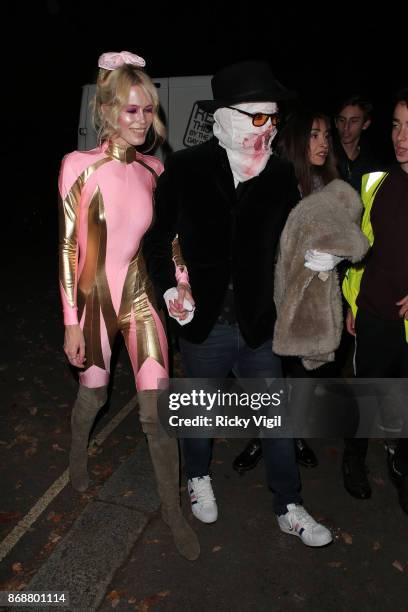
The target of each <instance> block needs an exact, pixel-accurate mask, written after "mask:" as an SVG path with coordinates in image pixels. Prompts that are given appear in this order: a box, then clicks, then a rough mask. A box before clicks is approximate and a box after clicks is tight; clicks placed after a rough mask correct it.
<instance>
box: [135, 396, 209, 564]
mask: <svg viewBox="0 0 408 612" xmlns="http://www.w3.org/2000/svg"><path fill="white" fill-rule="evenodd" d="M138 400H139V416H140V422H141V424H142V429H143V432H144V433H145V434H146V437H147V441H148V444H149V452H150V456H151V459H152V463H153V468H154V472H155V475H156V480H157V489H158V492H159V497H160V500H161V504H162V518H163V521H164V522H165V523H166V525H168V526H169V527H170V530H171V532H172V534H173V538H174V542H175V544H176V547H177V549H178V551H179V553H180V554H181V555H182V556H183V557H185V558H186V559H189V560H190V561H194V560H195V559H197V558H198V557H199V555H200V543H199V541H198V538H197V536H196V534H195V533H194V531H193V530H192V528H191V527H190V525H189V524H188V522H187V521H186V519H185V518H184V516H183V514H182V511H181V507H180V492H179V452H178V443H177V440H176V439H175V438H170V437H169V436H168V435H167V433H166V432H165V431H164V430H163V428H162V427H161V425H160V423H159V420H158V414H157V391H155V390H149V391H139V393H138Z"/></svg>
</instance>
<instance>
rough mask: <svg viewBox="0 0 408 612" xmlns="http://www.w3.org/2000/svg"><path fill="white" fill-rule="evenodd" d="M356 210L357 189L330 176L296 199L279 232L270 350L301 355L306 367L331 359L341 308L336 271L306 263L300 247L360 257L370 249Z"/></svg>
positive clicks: (340, 325) (351, 258)
mask: <svg viewBox="0 0 408 612" xmlns="http://www.w3.org/2000/svg"><path fill="white" fill-rule="evenodd" d="M361 213H362V203H361V200H360V197H359V195H358V193H357V192H356V191H355V190H354V189H353V188H352V187H350V185H348V184H347V183H346V182H344V181H341V180H339V179H335V180H334V181H332V182H331V183H329V184H328V185H326V186H325V187H324V188H323V189H322V190H321V191H318V192H316V193H313V194H312V195H310V196H308V197H306V198H304V199H303V200H301V202H300V203H299V204H298V205H297V206H296V208H294V210H293V211H292V212H291V213H290V215H289V217H288V220H287V223H286V225H285V228H284V230H283V232H282V236H281V240H280V249H279V256H278V261H277V265H276V270H275V303H276V309H277V321H276V325H275V332H274V339H273V350H274V352H275V353H277V354H278V355H295V356H298V357H301V358H302V362H303V365H304V366H305V368H306V369H308V370H313V369H315V368H318V367H319V366H321V365H323V364H324V363H326V362H329V361H333V360H334V351H335V350H336V349H337V348H338V346H339V344H340V338H341V333H342V328H343V309H342V299H341V292H340V287H339V280H338V275H337V272H336V270H335V269H334V270H332V271H331V272H320V273H319V272H313V271H312V270H309V269H308V268H305V266H304V263H305V252H306V250H307V249H317V250H318V251H322V252H324V253H331V254H333V255H339V256H341V257H345V258H346V259H348V260H349V261H351V262H353V263H356V262H358V261H360V260H361V259H362V258H363V257H364V255H365V254H366V252H367V250H368V248H369V244H368V240H367V238H366V237H365V236H364V235H363V233H362V232H361V230H360V218H361Z"/></svg>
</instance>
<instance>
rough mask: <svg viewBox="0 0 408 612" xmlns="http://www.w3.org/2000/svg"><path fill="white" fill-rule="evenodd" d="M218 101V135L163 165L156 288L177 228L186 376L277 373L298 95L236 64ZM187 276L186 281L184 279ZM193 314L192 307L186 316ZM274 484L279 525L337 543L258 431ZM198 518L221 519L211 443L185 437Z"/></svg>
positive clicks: (149, 249) (216, 85)
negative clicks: (284, 109) (285, 149)
mask: <svg viewBox="0 0 408 612" xmlns="http://www.w3.org/2000/svg"><path fill="white" fill-rule="evenodd" d="M212 90H213V95H214V100H202V101H200V102H199V103H198V104H199V106H200V107H201V108H203V109H204V110H207V111H210V112H212V113H213V114H214V127H213V131H214V137H213V138H212V139H210V140H209V141H207V142H205V143H204V144H201V145H198V146H196V147H193V148H190V149H184V150H181V151H178V152H176V153H175V154H174V155H173V156H171V157H170V158H169V160H168V162H167V163H166V169H165V172H164V173H163V174H162V175H161V177H160V178H159V181H158V184H157V189H156V195H155V201H156V206H155V222H154V225H153V227H152V229H151V231H150V233H149V234H148V235H147V236H146V237H145V244H144V253H145V257H146V261H147V264H148V268H149V273H150V276H151V278H152V280H153V283H154V284H155V287H156V291H157V294H158V296H159V298H160V299H162V296H163V294H164V293H165V292H166V290H168V289H169V288H170V287H172V285H173V284H174V280H173V279H174V263H173V261H172V239H173V238H174V236H175V235H176V234H177V235H178V240H179V246H180V249H181V254H182V257H183V259H184V261H185V263H186V266H187V269H188V274H189V284H188V283H186V282H179V284H178V287H177V289H178V296H177V297H176V299H175V300H170V301H169V302H168V308H169V313H170V315H171V316H172V317H173V318H177V319H179V321H181V322H182V323H184V322H185V319H186V317H187V315H188V314H189V313H188V311H187V309H185V308H184V304H186V302H185V301H184V300H185V299H187V300H188V301H190V302H191V303H193V299H192V296H194V301H195V305H196V309H195V311H194V317H193V319H192V320H191V321H190V322H189V323H188V324H186V325H182V326H180V327H179V329H178V335H179V344H180V349H181V354H182V359H183V365H184V369H185V374H186V376H187V377H189V378H225V377H227V376H228V373H229V372H230V371H233V372H234V374H235V375H236V376H237V377H242V378H279V377H281V376H282V371H281V361H280V358H279V357H278V356H277V355H275V354H274V353H273V352H272V336H273V328H274V323H275V319H276V312H275V305H274V301H273V293H274V292H273V276H274V265H275V255H276V249H277V246H278V242H279V237H280V234H281V231H282V229H283V227H284V225H285V222H286V219H287V216H288V214H289V212H290V210H291V208H292V207H293V206H294V205H295V204H296V203H297V202H298V201H299V199H300V198H299V193H298V189H297V181H296V178H295V175H294V171H293V168H292V166H291V165H290V164H289V163H287V162H285V161H282V160H280V159H278V158H277V157H276V156H275V155H273V154H272V152H271V142H272V140H273V138H274V136H275V135H276V131H277V123H278V106H277V103H278V102H279V101H281V100H284V99H286V98H288V97H290V96H291V93H290V92H289V91H288V90H287V89H286V88H285V87H283V86H282V85H281V84H280V83H279V82H278V81H277V80H276V79H275V77H274V75H273V74H272V73H271V70H270V68H269V66H268V64H266V63H265V62H258V61H254V62H252V61H248V62H240V63H238V64H234V65H232V66H228V67H226V68H223V69H222V70H220V71H219V72H218V73H217V74H216V75H215V76H214V77H213V79H212ZM184 281H185V279H184ZM190 317H191V313H190ZM262 450H263V456H264V458H265V466H266V471H267V480H268V485H269V486H270V488H271V489H272V490H273V492H274V494H275V495H274V510H275V513H276V515H277V517H278V522H279V526H280V528H281V529H282V531H284V532H286V533H291V534H293V535H297V536H299V537H300V538H301V539H302V541H303V542H304V543H305V544H307V545H309V546H323V545H325V544H328V543H329V542H331V540H332V537H331V533H330V531H329V530H328V529H326V527H324V526H323V525H320V524H318V523H316V521H315V520H314V519H313V518H312V517H311V516H310V515H309V514H308V513H307V511H306V510H305V509H304V508H303V506H302V505H301V503H302V499H301V496H300V488H301V483H300V477H299V471H298V468H297V464H296V455H295V446H294V442H293V440H291V439H277V438H267V437H265V438H262ZM183 451H184V456H185V462H186V470H187V477H188V491H189V495H190V501H191V507H192V512H193V514H194V515H195V516H196V517H197V518H198V519H199V520H201V521H203V522H205V523H211V522H214V521H215V520H216V519H217V516H218V509H217V504H216V501H215V497H214V492H213V489H212V486H211V479H210V476H209V464H210V461H211V440H210V439H204V438H193V439H184V440H183Z"/></svg>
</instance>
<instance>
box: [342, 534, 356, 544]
mask: <svg viewBox="0 0 408 612" xmlns="http://www.w3.org/2000/svg"><path fill="white" fill-rule="evenodd" d="M340 535H341V537H342V540H343V542H344V543H345V544H352V543H353V536H352V535H350V534H349V533H347V532H346V531H342V532H341V534H340Z"/></svg>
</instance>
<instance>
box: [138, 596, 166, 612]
mask: <svg viewBox="0 0 408 612" xmlns="http://www.w3.org/2000/svg"><path fill="white" fill-rule="evenodd" d="M169 595H170V591H160V593H156V595H150V597H145V598H144V599H142V601H141V602H140V603H138V604H137V605H136V607H135V610H137V611H138V612H149V610H150V608H151V607H152V606H154V605H156V604H157V603H159V601H160V600H161V599H164V598H165V597H168V596H169Z"/></svg>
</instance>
